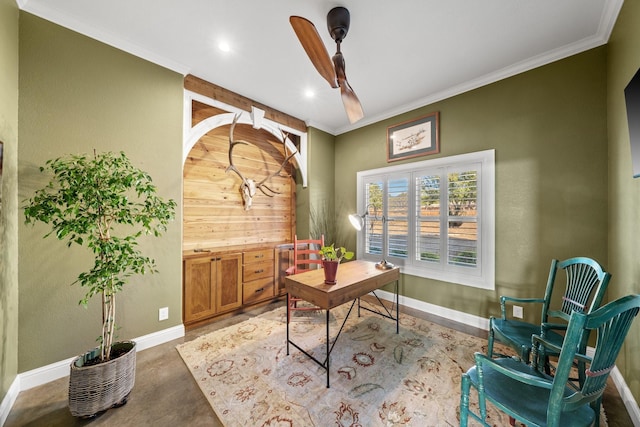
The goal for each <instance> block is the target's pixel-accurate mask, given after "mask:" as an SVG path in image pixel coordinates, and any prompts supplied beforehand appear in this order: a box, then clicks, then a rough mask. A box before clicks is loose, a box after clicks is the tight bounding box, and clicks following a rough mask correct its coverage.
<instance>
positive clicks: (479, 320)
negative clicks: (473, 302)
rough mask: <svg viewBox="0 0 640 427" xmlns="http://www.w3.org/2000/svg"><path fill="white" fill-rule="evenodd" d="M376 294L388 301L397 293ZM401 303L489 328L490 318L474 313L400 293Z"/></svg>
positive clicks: (377, 292) (475, 325)
mask: <svg viewBox="0 0 640 427" xmlns="http://www.w3.org/2000/svg"><path fill="white" fill-rule="evenodd" d="M376 294H377V295H378V296H379V297H380V298H382V299H385V300H387V301H393V299H394V297H395V294H394V293H393V292H387V291H380V290H378V291H376ZM400 305H404V306H405V307H409V308H414V309H416V310H420V311H423V312H425V313H430V314H435V315H436V316H440V317H443V318H445V319H449V320H453V321H456V322H458V323H462V324H464V325H469V326H473V327H476V328H479V329H483V330H485V331H488V330H489V319H485V318H484V317H479V316H474V315H473V314H469V313H464V312H462V311H458V310H452V309H450V308H446V307H441V306H439V305H435V304H429V303H428V302H424V301H420V300H417V299H413V298H408V297H405V296H402V295H400Z"/></svg>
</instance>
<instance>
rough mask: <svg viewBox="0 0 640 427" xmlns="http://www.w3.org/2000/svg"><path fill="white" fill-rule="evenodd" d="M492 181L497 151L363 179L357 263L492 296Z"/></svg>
mask: <svg viewBox="0 0 640 427" xmlns="http://www.w3.org/2000/svg"><path fill="white" fill-rule="evenodd" d="M494 175H495V174H494V153H493V150H489V151H483V152H480V153H472V154H467V155H460V156H454V157H450V158H440V159H436V160H428V161H423V162H415V163H409V164H405V165H400V166H392V167H388V168H382V169H376V170H372V171H363V172H359V173H358V210H359V212H364V211H365V207H367V206H368V215H367V217H366V224H365V227H366V230H363V232H361V233H358V257H359V258H364V259H368V260H371V261H376V262H377V261H380V260H381V259H382V258H385V259H387V260H388V261H390V262H393V263H394V264H396V265H399V266H400V267H401V268H402V271H403V273H408V274H412V275H417V276H423V277H428V278H434V279H438V280H443V281H449V282H453V283H460V284H465V285H470V286H475V287H481V288H486V289H493V288H494V283H493V281H494V269H495V267H494V266H495V261H494V252H495V236H494V233H495V232H494V230H495V219H494V204H495V202H494V200H495V196H494V192H495V178H494ZM376 215H377V217H376ZM383 255H384V256H383Z"/></svg>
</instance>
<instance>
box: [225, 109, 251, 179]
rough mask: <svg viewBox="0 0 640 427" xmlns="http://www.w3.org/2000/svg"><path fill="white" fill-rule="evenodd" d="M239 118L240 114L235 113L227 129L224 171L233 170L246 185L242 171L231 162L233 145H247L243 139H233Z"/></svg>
mask: <svg viewBox="0 0 640 427" xmlns="http://www.w3.org/2000/svg"><path fill="white" fill-rule="evenodd" d="M239 118H240V114H236V115H235V117H234V118H233V123H231V129H230V130H229V166H228V167H227V170H226V171H225V172H229V171H233V172H235V173H236V174H238V176H239V177H240V179H241V180H242V182H243V183H244V184H245V185H246V184H247V179H246V178H245V177H244V176H242V173H241V172H240V171H239V170H238V168H236V167H235V166H234V164H233V147H235V146H236V145H238V144H244V145H248V143H247V142H245V141H234V140H233V130H234V129H235V127H236V123H237V122H238V119H239Z"/></svg>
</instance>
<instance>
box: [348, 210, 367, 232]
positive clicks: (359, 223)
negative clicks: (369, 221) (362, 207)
mask: <svg viewBox="0 0 640 427" xmlns="http://www.w3.org/2000/svg"><path fill="white" fill-rule="evenodd" d="M349 222H351V225H353V228H355V229H356V230H358V231H360V230H362V227H364V215H358V214H351V215H349Z"/></svg>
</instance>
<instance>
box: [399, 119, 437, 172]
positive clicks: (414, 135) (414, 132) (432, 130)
mask: <svg viewBox="0 0 640 427" xmlns="http://www.w3.org/2000/svg"><path fill="white" fill-rule="evenodd" d="M439 121H440V114H439V113H438V112H437V111H436V112H434V113H430V114H428V115H426V116H424V117H420V118H418V119H413V120H409V121H406V122H403V123H399V124H397V125H393V126H389V127H388V128H387V162H393V161H396V160H404V159H408V158H411V157H417V156H426V155H429V154H437V153H439V152H440V137H439V129H438V126H439Z"/></svg>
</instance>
